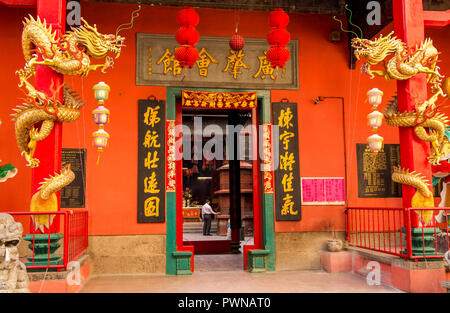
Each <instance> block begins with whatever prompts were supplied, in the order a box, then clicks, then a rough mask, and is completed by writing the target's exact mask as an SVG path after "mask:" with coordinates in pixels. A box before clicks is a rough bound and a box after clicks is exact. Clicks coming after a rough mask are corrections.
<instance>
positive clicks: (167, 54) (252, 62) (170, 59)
mask: <svg viewBox="0 0 450 313" xmlns="http://www.w3.org/2000/svg"><path fill="white" fill-rule="evenodd" d="M229 40H230V38H229V37H208V36H201V37H200V40H199V42H198V43H197V44H196V45H195V47H196V48H197V50H198V52H199V58H198V60H197V62H196V63H195V65H194V67H193V68H192V69H189V70H187V71H185V70H182V69H181V68H180V66H179V63H178V61H177V60H176V59H175V55H174V53H175V48H176V47H178V43H177V42H176V40H175V36H174V35H163V34H144V33H137V40H136V44H137V47H136V54H137V55H136V85H138V86H142V85H144V86H148V85H149V86H172V87H177V86H180V87H210V88H211V87H218V86H220V87H221V88H239V89H283V90H286V89H296V90H297V89H298V57H297V56H298V41H297V40H291V41H290V42H289V44H288V45H287V49H289V51H290V58H289V60H288V61H287V62H286V65H285V68H284V69H280V70H279V71H278V73H277V72H276V71H274V69H273V68H272V67H271V66H270V64H269V62H268V61H267V58H266V55H265V52H266V51H267V50H268V49H269V48H270V46H269V45H268V44H267V41H266V39H265V38H245V47H244V49H242V50H241V51H240V52H235V51H233V50H230V47H229V43H228V42H229ZM277 74H278V75H277Z"/></svg>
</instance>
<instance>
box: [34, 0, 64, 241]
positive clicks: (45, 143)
mask: <svg viewBox="0 0 450 313" xmlns="http://www.w3.org/2000/svg"><path fill="white" fill-rule="evenodd" d="M37 16H38V17H40V19H41V21H43V20H44V19H45V20H46V22H47V25H51V26H52V30H54V31H55V30H56V32H57V38H59V37H60V36H61V35H62V34H63V33H64V27H65V16H66V1H65V0H38V1H37ZM39 59H40V58H39ZM63 83H64V75H61V74H58V73H56V72H55V71H53V70H52V69H51V68H50V67H48V66H42V65H37V66H36V76H35V85H34V86H35V88H36V89H37V90H39V91H43V92H45V93H46V94H47V95H49V96H53V94H54V92H55V90H57V87H58V86H61V85H62V84H63ZM62 95H63V90H62V88H61V89H60V90H59V92H58V93H57V94H56V98H57V99H58V100H59V101H61V102H62ZM61 147H62V123H60V122H56V123H55V126H54V128H53V131H52V132H51V134H50V135H49V136H48V137H47V138H45V139H44V140H42V141H39V142H38V143H37V146H36V151H35V154H34V157H35V158H37V159H39V160H40V164H39V167H37V168H34V169H33V170H32V174H31V194H32V195H33V194H34V193H36V192H37V190H38V188H39V186H40V185H39V183H40V182H42V181H43V180H44V179H45V178H47V177H49V175H53V174H54V173H55V172H59V171H60V169H61ZM57 198H58V210H59V199H60V192H58V193H57ZM58 231H59V218H58V217H56V218H55V219H54V222H53V224H52V226H51V228H50V231H49V233H55V232H58Z"/></svg>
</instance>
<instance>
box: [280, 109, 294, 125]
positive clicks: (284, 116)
mask: <svg viewBox="0 0 450 313" xmlns="http://www.w3.org/2000/svg"><path fill="white" fill-rule="evenodd" d="M293 117H294V115H293V114H292V112H291V108H287V109H286V111H285V110H281V113H280V117H278V125H279V126H280V127H282V128H283V127H286V128H287V129H289V127H292V126H294V125H293V124H292V123H291V120H292V118H293Z"/></svg>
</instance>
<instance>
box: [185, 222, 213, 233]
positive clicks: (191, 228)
mask: <svg viewBox="0 0 450 313" xmlns="http://www.w3.org/2000/svg"><path fill="white" fill-rule="evenodd" d="M202 232H203V222H199V223H197V222H195V223H183V233H202ZM216 232H217V222H212V223H211V233H216Z"/></svg>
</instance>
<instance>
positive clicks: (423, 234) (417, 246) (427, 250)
mask: <svg viewBox="0 0 450 313" xmlns="http://www.w3.org/2000/svg"><path fill="white" fill-rule="evenodd" d="M402 232H403V233H404V232H405V228H404V227H402ZM441 232H442V231H441V230H440V229H439V228H436V235H437V234H439V233H441ZM435 241H436V238H435V228H434V227H425V228H420V227H413V228H411V245H412V255H413V256H429V255H443V253H440V252H437V251H436V248H435ZM404 253H406V249H405V250H404ZM429 260H431V259H429Z"/></svg>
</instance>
